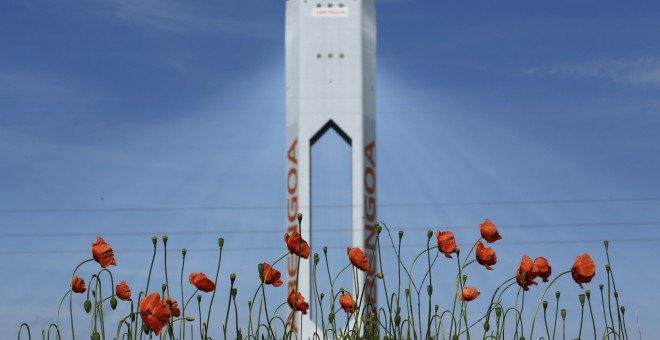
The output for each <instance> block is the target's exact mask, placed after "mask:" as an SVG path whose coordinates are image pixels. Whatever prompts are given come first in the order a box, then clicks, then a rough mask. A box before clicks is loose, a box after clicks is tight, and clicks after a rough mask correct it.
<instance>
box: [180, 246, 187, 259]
mask: <svg viewBox="0 0 660 340" xmlns="http://www.w3.org/2000/svg"><path fill="white" fill-rule="evenodd" d="M187 252H188V251H187V250H186V248H183V249H181V255H183V257H186V253H187Z"/></svg>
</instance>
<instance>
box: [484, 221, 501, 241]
mask: <svg viewBox="0 0 660 340" xmlns="http://www.w3.org/2000/svg"><path fill="white" fill-rule="evenodd" d="M479 230H480V231H481V237H483V238H484V240H486V242H488V243H493V242H495V241H497V240H501V239H502V236H500V233H499V232H498V231H497V227H495V225H494V224H493V222H491V221H490V220H489V219H486V221H484V223H482V224H481V225H480V226H479Z"/></svg>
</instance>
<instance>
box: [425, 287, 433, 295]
mask: <svg viewBox="0 0 660 340" xmlns="http://www.w3.org/2000/svg"><path fill="white" fill-rule="evenodd" d="M426 292H427V293H429V296H431V295H432V294H433V286H432V285H428V286H426Z"/></svg>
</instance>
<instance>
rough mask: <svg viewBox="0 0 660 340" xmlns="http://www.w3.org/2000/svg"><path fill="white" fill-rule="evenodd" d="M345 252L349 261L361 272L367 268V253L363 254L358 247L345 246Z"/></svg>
mask: <svg viewBox="0 0 660 340" xmlns="http://www.w3.org/2000/svg"><path fill="white" fill-rule="evenodd" d="M346 253H348V259H349V260H351V263H352V264H353V265H354V266H355V268H357V269H359V270H361V271H363V272H366V271H367V270H369V261H368V260H367V255H365V254H364V252H363V251H362V250H361V249H360V248H358V247H354V248H346Z"/></svg>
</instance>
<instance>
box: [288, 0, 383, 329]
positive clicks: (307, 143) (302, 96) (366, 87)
mask: <svg viewBox="0 0 660 340" xmlns="http://www.w3.org/2000/svg"><path fill="white" fill-rule="evenodd" d="M375 14H376V13H375V4H374V0H287V1H286V129H287V130H286V148H287V150H286V166H287V169H286V170H287V179H286V184H287V185H286V187H287V190H286V195H287V232H291V231H293V230H296V229H297V220H296V214H297V213H298V212H300V213H302V214H303V216H304V218H303V222H302V237H303V239H305V240H310V236H311V233H313V232H314V230H313V227H312V228H310V221H311V214H310V213H311V181H310V174H311V163H310V152H311V146H312V144H314V142H316V141H317V140H318V139H319V138H320V137H321V136H322V135H323V134H324V133H325V132H326V131H328V130H329V129H334V130H335V131H336V132H337V133H338V134H339V135H340V136H341V137H342V138H343V139H344V140H345V141H346V142H347V143H349V144H350V146H351V167H352V170H351V173H352V176H351V177H352V179H351V181H352V183H351V186H352V205H353V208H352V229H353V232H352V243H353V244H352V246H353V247H359V248H360V249H362V250H364V251H365V253H366V254H367V256H368V257H369V258H370V259H371V261H370V262H371V264H370V269H369V271H368V273H362V272H360V273H361V277H359V282H360V287H365V289H364V297H363V299H362V305H365V304H366V303H370V304H375V303H376V287H375V284H374V283H373V282H374V276H375V274H376V271H377V268H376V261H375V254H374V248H375V240H376V232H375V228H374V222H375V221H376V123H375V119H376V100H375V86H376V16H375ZM310 246H311V247H312V254H313V253H314V252H318V253H320V252H321V249H319V248H318V247H316V245H315V244H311V245H310ZM312 259H313V255H312V256H310V259H309V260H302V261H301V262H300V273H299V281H298V282H296V270H297V269H298V268H297V257H296V256H291V255H289V257H288V259H287V276H288V278H289V279H288V285H287V295H288V293H289V292H290V291H292V290H294V289H295V287H296V285H297V287H298V291H300V292H301V293H302V295H303V296H304V297H305V299H306V300H307V301H309V300H310V299H311V298H312V293H311V284H310V282H311V280H310V272H311V270H310V264H311V262H312ZM347 259H348V257H347ZM365 280H366V282H367V284H366V286H365V285H363V284H364V282H365ZM328 295H329V294H328V292H326V296H328ZM353 297H354V298H355V294H353ZM300 317H302V322H303V323H302V334H301V335H302V339H307V338H309V337H311V335H312V334H313V332H314V331H315V330H316V327H315V325H314V323H313V322H312V320H311V319H310V318H309V316H308V315H302V316H301V313H296V319H295V321H296V322H294V325H295V327H296V329H298V328H299V325H300V319H299V318H300Z"/></svg>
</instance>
